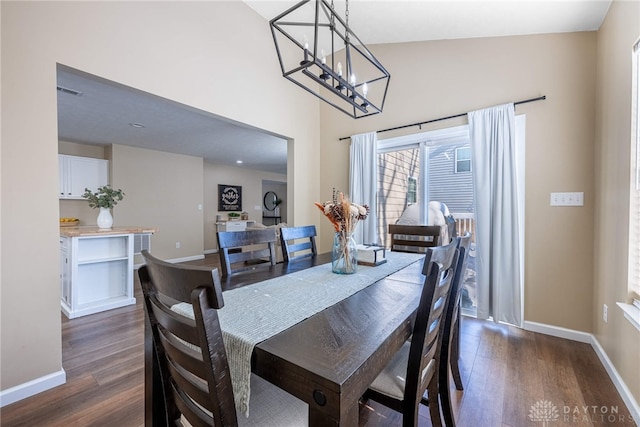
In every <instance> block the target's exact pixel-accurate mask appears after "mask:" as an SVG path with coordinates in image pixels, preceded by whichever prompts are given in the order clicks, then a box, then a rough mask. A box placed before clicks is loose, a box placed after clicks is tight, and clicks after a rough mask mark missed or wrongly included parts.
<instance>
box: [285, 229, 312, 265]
mask: <svg viewBox="0 0 640 427" xmlns="http://www.w3.org/2000/svg"><path fill="white" fill-rule="evenodd" d="M303 239H304V241H302V242H300V240H303ZM280 246H282V256H283V258H284V260H285V262H290V261H296V260H299V259H301V258H308V257H313V256H316V255H317V254H318V249H317V248H316V226H315V225H305V226H302V227H283V228H281V229H280Z"/></svg>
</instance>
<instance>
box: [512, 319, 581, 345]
mask: <svg viewBox="0 0 640 427" xmlns="http://www.w3.org/2000/svg"><path fill="white" fill-rule="evenodd" d="M524 329H525V330H526V331H531V332H538V333H541V334H545V335H551V336H554V337H558V338H565V339H568V340H571V341H578V342H584V343H587V344H590V343H591V337H592V336H593V335H591V334H589V333H587V332H581V331H576V330H574V329H567V328H563V327H560V326H552V325H545V324H544V323H537V322H528V321H525V322H524Z"/></svg>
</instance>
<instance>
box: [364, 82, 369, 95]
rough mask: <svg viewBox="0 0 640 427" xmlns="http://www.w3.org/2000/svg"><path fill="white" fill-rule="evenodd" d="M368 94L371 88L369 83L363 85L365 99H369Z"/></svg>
mask: <svg viewBox="0 0 640 427" xmlns="http://www.w3.org/2000/svg"><path fill="white" fill-rule="evenodd" d="M367 93H369V86H368V85H367V83H366V82H365V83H364V84H363V85H362V94H363V95H364V97H365V98H366V97H367Z"/></svg>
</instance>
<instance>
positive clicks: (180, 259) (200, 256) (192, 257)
mask: <svg viewBox="0 0 640 427" xmlns="http://www.w3.org/2000/svg"><path fill="white" fill-rule="evenodd" d="M199 259H204V255H193V256H186V257H184V258H173V259H167V260H165V261H166V262H171V263H174V264H175V263H176V262H186V261H196V260H199Z"/></svg>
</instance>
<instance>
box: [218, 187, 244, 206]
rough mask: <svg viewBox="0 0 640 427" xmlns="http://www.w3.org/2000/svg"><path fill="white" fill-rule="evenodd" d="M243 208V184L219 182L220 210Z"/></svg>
mask: <svg viewBox="0 0 640 427" xmlns="http://www.w3.org/2000/svg"><path fill="white" fill-rule="evenodd" d="M241 210H242V186H241V185H225V184H218V211H221V212H235V211H241Z"/></svg>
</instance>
